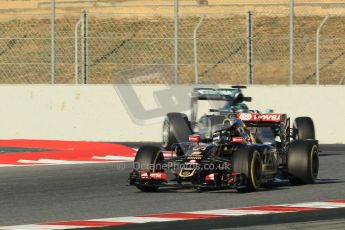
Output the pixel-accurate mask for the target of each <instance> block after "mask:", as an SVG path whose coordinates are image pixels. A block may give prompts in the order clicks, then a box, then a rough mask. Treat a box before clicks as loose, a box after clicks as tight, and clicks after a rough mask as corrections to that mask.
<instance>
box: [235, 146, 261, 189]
mask: <svg viewBox="0 0 345 230" xmlns="http://www.w3.org/2000/svg"><path fill="white" fill-rule="evenodd" d="M232 165H233V171H234V172H236V173H242V174H244V175H245V176H246V179H247V187H246V188H239V189H237V190H238V191H239V192H245V191H256V190H258V189H259V188H260V186H261V182H262V161H261V156H260V153H259V152H258V151H257V150H256V149H254V148H250V147H246V148H243V149H239V150H237V151H236V152H235V153H234V155H233V158H232Z"/></svg>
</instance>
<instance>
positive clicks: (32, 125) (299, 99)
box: [0, 85, 345, 144]
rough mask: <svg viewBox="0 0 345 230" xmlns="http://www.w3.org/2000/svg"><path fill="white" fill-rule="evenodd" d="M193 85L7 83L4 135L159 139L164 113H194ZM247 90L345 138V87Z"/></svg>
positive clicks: (324, 138)
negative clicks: (190, 96)
mask: <svg viewBox="0 0 345 230" xmlns="http://www.w3.org/2000/svg"><path fill="white" fill-rule="evenodd" d="M193 87H194V86H175V87H171V88H170V87H167V86H164V85H152V86H147V85H146V86H134V87H131V86H117V87H114V86H113V85H2V86H0V89H1V90H0V104H1V125H0V138H1V139H54V140H85V141H117V142H126V141H160V140H161V128H162V119H163V117H164V114H165V113H166V112H186V113H189V111H188V109H189V107H190V99H189V98H188V92H190V91H191V90H192V89H193ZM244 92H245V94H246V95H247V96H252V97H253V102H251V103H248V105H249V106H250V107H251V108H253V109H260V110H265V109H267V108H272V109H274V110H275V112H281V113H287V114H288V115H289V116H290V117H291V118H294V117H296V116H310V117H312V118H313V119H314V122H315V126H316V132H317V138H318V139H319V140H320V143H330V144H331V143H345V132H344V119H345V102H344V99H345V88H344V87H341V86H339V87H337V86H320V87H316V86H293V87H288V86H253V87H250V88H248V89H246V90H244ZM207 107H208V105H205V104H203V106H201V108H200V110H204V111H206V109H207Z"/></svg>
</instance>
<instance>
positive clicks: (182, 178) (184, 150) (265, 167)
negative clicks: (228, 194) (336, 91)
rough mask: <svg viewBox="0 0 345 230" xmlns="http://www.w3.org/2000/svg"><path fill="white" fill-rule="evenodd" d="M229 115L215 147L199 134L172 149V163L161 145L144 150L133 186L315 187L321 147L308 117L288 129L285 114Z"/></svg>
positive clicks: (139, 154) (152, 188) (219, 129)
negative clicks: (262, 132)
mask: <svg viewBox="0 0 345 230" xmlns="http://www.w3.org/2000/svg"><path fill="white" fill-rule="evenodd" d="M230 115H231V114H229V116H228V118H227V119H225V120H224V122H223V123H222V124H220V125H217V126H216V127H214V132H213V133H214V134H213V137H212V143H210V144H205V143H200V135H195V134H194V135H190V136H189V141H188V142H182V143H177V144H174V145H173V146H172V150H171V158H170V159H165V158H164V156H163V153H162V150H161V148H159V147H156V146H143V147H141V148H140V149H139V150H138V152H137V155H136V157H135V161H134V168H133V171H132V172H131V174H130V177H129V181H130V184H131V185H135V186H136V187H137V188H138V189H140V190H142V191H145V192H152V191H156V190H157V189H158V188H159V187H167V186H168V187H192V188H196V189H198V190H210V189H211V190H213V189H237V190H238V191H255V190H257V189H259V188H260V187H261V186H262V185H263V184H267V185H268V184H270V183H272V182H273V181H274V180H275V178H277V177H279V178H280V179H288V180H289V181H290V183H291V184H311V183H314V181H315V179H316V178H317V175H318V169H319V157H318V153H319V146H318V141H317V140H315V132H314V125H313V123H312V120H311V119H310V118H306V117H304V118H300V119H299V120H298V122H297V124H298V125H299V127H294V128H292V129H290V119H289V118H288V117H287V116H286V115H285V114H263V115H262V114H257V113H233V114H232V116H230ZM295 123H296V122H295ZM258 128H265V129H266V140H265V142H263V141H262V139H261V138H257V136H256V133H257V129H258ZM292 136H295V137H294V138H293V137H292ZM267 140H270V142H268V141H267ZM170 176H171V179H170V180H168V177H170Z"/></svg>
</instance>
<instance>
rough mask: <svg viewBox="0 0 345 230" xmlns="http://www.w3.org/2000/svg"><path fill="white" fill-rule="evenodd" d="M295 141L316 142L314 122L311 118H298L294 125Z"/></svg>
mask: <svg viewBox="0 0 345 230" xmlns="http://www.w3.org/2000/svg"><path fill="white" fill-rule="evenodd" d="M293 130H294V131H293V137H294V139H295V140H307V139H313V140H315V128H314V122H313V120H312V119H311V118H310V117H297V118H296V119H295V121H294V123H293Z"/></svg>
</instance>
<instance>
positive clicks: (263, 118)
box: [236, 113, 286, 124]
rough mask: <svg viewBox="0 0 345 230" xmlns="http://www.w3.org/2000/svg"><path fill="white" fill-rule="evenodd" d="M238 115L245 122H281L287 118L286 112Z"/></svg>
mask: <svg viewBox="0 0 345 230" xmlns="http://www.w3.org/2000/svg"><path fill="white" fill-rule="evenodd" d="M236 117H237V118H239V119H241V120H242V121H243V122H244V123H256V124H258V123H265V124H267V123H268V124H280V123H281V122H282V121H284V120H285V119H286V114H279V113H267V114H259V113H237V115H236Z"/></svg>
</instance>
